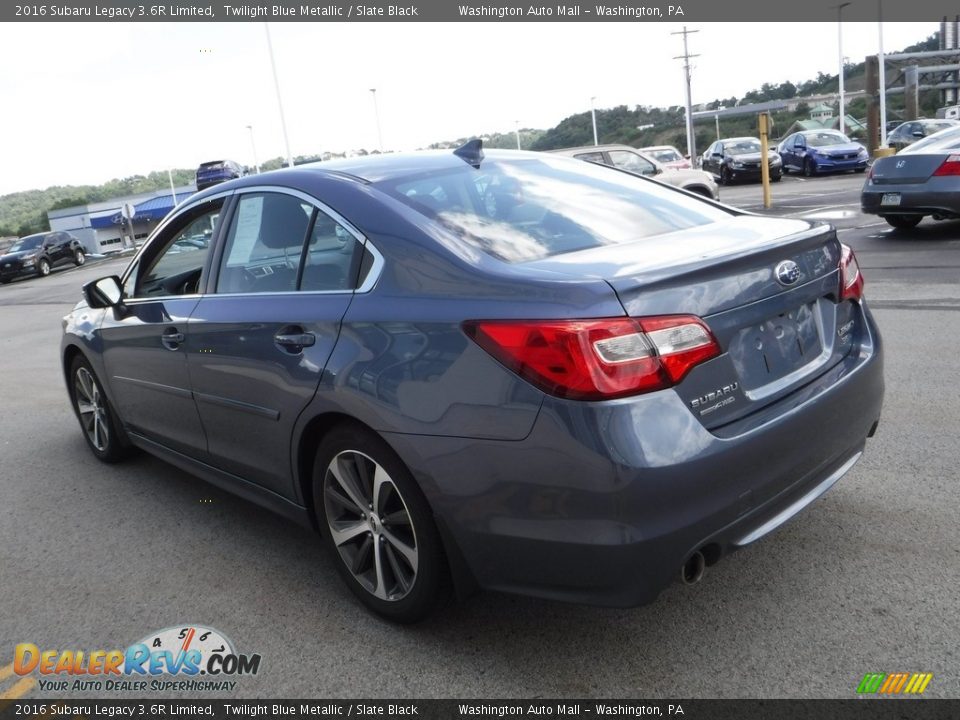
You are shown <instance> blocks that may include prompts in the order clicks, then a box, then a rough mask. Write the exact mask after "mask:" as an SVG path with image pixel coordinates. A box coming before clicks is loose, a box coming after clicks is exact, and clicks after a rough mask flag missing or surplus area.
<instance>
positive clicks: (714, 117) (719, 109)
mask: <svg viewBox="0 0 960 720" xmlns="http://www.w3.org/2000/svg"><path fill="white" fill-rule="evenodd" d="M721 110H726V108H725V107H724V106H723V105H718V106H717V113H716V115H714V116H713V119H714V120H715V121H716V123H717V140H719V139H720V111H721Z"/></svg>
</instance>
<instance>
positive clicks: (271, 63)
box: [263, 23, 293, 167]
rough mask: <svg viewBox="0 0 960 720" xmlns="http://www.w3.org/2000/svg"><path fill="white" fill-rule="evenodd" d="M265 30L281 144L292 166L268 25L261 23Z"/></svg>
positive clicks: (289, 165) (288, 164)
mask: <svg viewBox="0 0 960 720" xmlns="http://www.w3.org/2000/svg"><path fill="white" fill-rule="evenodd" d="M263 29H264V30H266V32H267V52H268V53H269V54H270V69H271V70H273V89H274V90H276V92H277V107H278V108H280V127H281V128H283V145H284V147H285V148H286V150H287V167H293V156H292V155H291V154H290V139H289V138H288V137H287V119H286V117H284V115H283V100H282V99H281V98H280V81H279V80H277V64H276V63H275V62H274V61H273V43H272V42H271V41H270V25H269V24H268V23H264V24H263Z"/></svg>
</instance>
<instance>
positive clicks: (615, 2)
mask: <svg viewBox="0 0 960 720" xmlns="http://www.w3.org/2000/svg"><path fill="white" fill-rule="evenodd" d="M837 4H838V3H837V0H805V1H804V2H769V1H768V0H668V2H660V1H659V0H549V2H546V0H532V1H531V2H521V1H520V0H513V1H508V2H504V1H503V0H493V1H491V2H485V1H483V0H388V1H384V0H360V1H359V2H355V1H352V0H270V1H269V2H245V1H244V0H227V2H223V1H222V0H216V1H213V2H210V1H208V0H178V1H177V2H149V0H147V1H145V2H138V0H35V1H34V2H14V3H3V4H2V5H0V20H2V21H5V22H10V21H13V22H38V21H40V22H65V21H69V22H251V21H267V22H397V21H399V22H453V21H465V22H683V23H694V22H739V23H742V22H811V21H834V20H836V19H837ZM958 12H960V5H958V4H957V3H956V2H954V0H911V1H910V2H908V3H906V2H891V1H890V0H887V1H886V2H885V3H883V2H882V1H881V2H873V1H870V0H868V1H866V2H855V3H852V4H850V5H849V6H848V7H846V8H845V9H844V20H845V21H846V22H875V21H877V20H880V19H882V20H883V21H889V22H919V21H938V20H941V19H943V18H944V17H949V18H951V19H953V18H955V17H956V16H957V13H958ZM758 31H759V29H758Z"/></svg>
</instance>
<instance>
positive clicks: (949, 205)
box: [860, 183, 960, 217]
mask: <svg viewBox="0 0 960 720" xmlns="http://www.w3.org/2000/svg"><path fill="white" fill-rule="evenodd" d="M886 194H897V195H899V197H900V204H899V205H882V204H881V202H882V200H883V196H884V195H886ZM860 208H861V210H863V212H865V213H868V214H870V215H942V216H945V217H957V216H960V194H958V192H957V189H956V188H954V189H952V190H951V189H944V190H936V189H931V188H930V185H929V183H917V184H904V185H896V184H890V185H868V186H866V187H864V189H863V191H862V192H861V193H860Z"/></svg>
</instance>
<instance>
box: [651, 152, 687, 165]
mask: <svg viewBox="0 0 960 720" xmlns="http://www.w3.org/2000/svg"><path fill="white" fill-rule="evenodd" d="M649 154H650V155H653V156H654V157H655V158H656V159H657V160H659V161H660V162H663V163H667V162H676V161H677V160H683V158H682V157H680V153H678V152H677V151H676V150H650V151H649Z"/></svg>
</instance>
